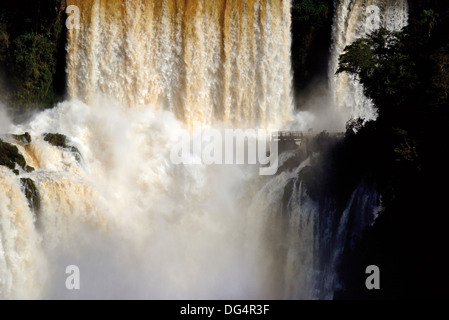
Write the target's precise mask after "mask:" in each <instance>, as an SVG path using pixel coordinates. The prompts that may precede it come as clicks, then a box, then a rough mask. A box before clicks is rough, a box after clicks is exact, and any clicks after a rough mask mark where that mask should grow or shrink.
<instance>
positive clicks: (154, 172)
mask: <svg viewBox="0 0 449 320" xmlns="http://www.w3.org/2000/svg"><path fill="white" fill-rule="evenodd" d="M68 5H76V6H78V7H79V8H80V11H79V12H80V18H81V19H80V29H79V30H77V29H72V30H70V31H69V35H68V37H69V39H68V48H67V50H68V54H67V77H68V92H69V95H70V96H71V98H72V100H70V101H67V102H64V103H61V104H59V105H58V106H56V107H55V108H54V109H51V110H47V111H45V112H42V113H40V114H37V115H36V116H35V117H34V118H33V119H32V120H30V121H29V122H28V123H24V124H20V125H11V126H10V127H9V128H8V129H9V130H6V131H7V132H10V133H16V134H22V133H24V132H28V133H29V134H30V138H31V141H19V140H17V139H14V138H13V137H11V136H2V140H4V141H5V142H7V143H9V144H11V145H14V146H17V148H18V151H19V152H20V153H21V154H22V155H23V156H24V158H25V160H26V163H27V164H28V165H29V166H32V167H33V168H34V169H35V171H33V172H26V171H24V170H22V169H20V170H19V175H17V176H16V175H14V174H13V173H11V172H10V171H8V170H7V169H3V168H2V180H1V181H2V184H1V186H2V197H4V198H5V200H4V201H3V199H2V206H1V207H0V217H1V228H2V230H3V229H8V230H9V231H8V232H2V233H1V247H0V248H1V249H2V250H1V251H0V257H1V260H0V261H1V265H0V268H1V271H0V272H1V273H0V275H1V280H0V284H1V285H0V297H1V298H23V297H26V298H148V299H151V298H175V299H177V298H189V299H190V298H191V299H200V298H202V299H221V298H234V299H246V298H255V299H258V298H293V297H296V296H297V295H298V293H297V292H293V291H292V290H286V289H285V285H284V284H289V283H292V282H293V279H290V276H293V275H295V274H297V273H298V272H297V271H289V273H287V271H286V269H285V268H286V267H285V266H284V261H281V260H279V259H277V258H276V250H275V249H276V248H275V247H273V246H272V244H271V242H270V240H272V239H273V238H270V237H268V236H267V234H268V235H272V236H274V235H278V236H279V239H283V237H282V233H281V232H280V231H279V230H277V229H276V228H272V227H270V225H269V223H270V221H272V218H270V217H276V210H277V208H278V204H279V201H280V199H281V198H282V192H283V186H282V185H279V186H276V188H274V189H273V187H267V188H263V187H262V186H263V185H265V184H266V183H267V181H270V180H271V179H270V178H268V179H267V178H265V177H261V176H259V175H258V170H255V169H254V170H253V169H251V168H247V167H243V168H242V166H238V165H226V166H204V165H175V164H173V163H172V162H171V161H170V151H171V150H172V149H173V147H174V146H175V145H176V144H177V143H178V141H179V137H180V136H183V135H188V134H189V133H190V129H192V128H197V127H198V126H218V127H229V126H231V127H236V126H238V127H252V128H270V127H272V128H277V129H279V128H282V127H281V126H282V125H284V124H285V123H286V122H287V121H288V120H289V119H290V116H291V113H292V98H291V92H290V90H291V80H292V79H291V78H292V77H291V64H290V5H291V4H290V1H287V0H283V1H268V0H255V1H224V0H221V1H218V0H217V1H209V0H207V1H206V0H205V1H184V0H182V1H175V0H166V1H138V0H135V1H134V0H129V1H118V0H117V1H99V0H97V1H68ZM46 133H59V134H64V135H65V136H66V137H67V143H68V144H69V147H64V146H54V145H51V144H50V143H48V141H46ZM193 139H194V138H193ZM72 147H76V148H77V149H78V150H79V154H80V155H81V156H80V157H78V158H77V156H76V154H75V153H74V152H73V150H72V149H71V148H72ZM191 156H192V157H195V155H194V154H191ZM3 171H4V172H5V175H3ZM6 172H7V174H6ZM22 178H27V179H31V180H32V181H33V182H34V183H35V185H36V187H37V190H38V191H39V198H40V206H39V209H38V210H35V212H33V210H31V209H30V206H29V205H28V203H27V199H26V198H25V196H24V187H23V186H22V180H21V179H22ZM275 179H278V178H275ZM281 182H282V181H281ZM3 189H4V190H3ZM260 189H261V190H260ZM253 199H259V200H258V201H257V203H255V200H253ZM6 200H8V201H6ZM273 219H274V218H273ZM294 234H295V236H296V233H294ZM278 241H281V240H278ZM282 241H284V242H285V241H287V239H284V240H282ZM287 242H288V241H287ZM294 259H295V257H289V261H290V262H289V265H290V267H289V269H292V268H294V266H295V265H296V263H295V262H294ZM69 265H77V266H78V267H79V269H80V272H81V290H79V291H77V290H74V291H69V290H67V289H66V287H65V279H66V277H67V275H66V274H65V268H66V267H67V266H69ZM280 280H282V281H281V282H279V281H280ZM302 296H307V292H304V293H303V295H302Z"/></svg>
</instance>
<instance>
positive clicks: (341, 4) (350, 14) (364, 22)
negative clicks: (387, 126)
mask: <svg viewBox="0 0 449 320" xmlns="http://www.w3.org/2000/svg"><path fill="white" fill-rule="evenodd" d="M407 22H408V2H407V0H391V1H389V0H337V1H335V16H334V25H333V30H332V37H333V45H332V49H331V59H330V65H329V79H330V87H331V92H332V94H333V95H334V97H333V100H334V103H335V107H336V108H337V109H338V110H340V112H341V113H342V114H344V115H345V119H346V120H349V119H357V118H362V119H364V120H374V119H376V118H377V110H376V108H375V106H374V105H373V103H372V101H371V100H369V99H368V98H366V96H365V95H364V93H363V86H362V85H361V84H360V82H359V81H358V80H357V79H356V78H355V76H353V75H349V74H346V73H343V74H339V75H335V73H336V71H337V69H338V58H339V56H340V55H341V54H342V53H343V52H344V49H345V47H346V46H348V45H350V44H351V43H353V42H354V41H355V40H357V39H359V38H362V37H364V36H366V35H368V34H369V33H371V32H372V31H374V30H376V29H378V28H380V27H384V28H386V29H387V30H390V31H399V30H401V29H402V28H403V27H405V26H406V25H407Z"/></svg>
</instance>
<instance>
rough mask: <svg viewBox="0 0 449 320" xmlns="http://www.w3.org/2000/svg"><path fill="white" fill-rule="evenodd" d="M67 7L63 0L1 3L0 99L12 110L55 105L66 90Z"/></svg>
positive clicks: (30, 0)
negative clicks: (65, 25)
mask: <svg viewBox="0 0 449 320" xmlns="http://www.w3.org/2000/svg"><path fill="white" fill-rule="evenodd" d="M64 8H65V1H63V0H43V1H34V0H24V1H15V2H14V1H8V2H5V3H2V4H1V6H0V71H1V74H2V79H1V82H3V87H2V88H0V100H1V101H3V102H6V103H8V105H10V106H11V107H12V111H13V114H18V113H21V112H23V111H25V110H29V109H30V108H33V109H35V108H42V107H52V106H53V105H54V103H55V102H57V101H59V100H60V99H61V97H62V95H63V93H64V89H65V88H64V87H65V80H64V78H65V71H64V69H65V28H64V25H63V24H64V19H63V14H64Z"/></svg>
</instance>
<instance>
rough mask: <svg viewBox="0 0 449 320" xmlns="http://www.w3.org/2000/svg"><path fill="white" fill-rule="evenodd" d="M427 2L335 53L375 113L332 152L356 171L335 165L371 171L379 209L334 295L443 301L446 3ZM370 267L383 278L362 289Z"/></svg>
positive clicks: (347, 258) (356, 175)
mask: <svg viewBox="0 0 449 320" xmlns="http://www.w3.org/2000/svg"><path fill="white" fill-rule="evenodd" d="M428 3H429V6H428V7H424V6H423V5H422V3H421V2H420V4H421V7H420V9H421V10H417V9H416V8H415V9H414V11H413V12H414V15H412V17H411V19H410V24H409V26H408V27H406V28H405V29H404V30H403V31H402V32H389V31H387V30H384V29H381V30H378V31H376V32H374V33H373V34H371V35H370V36H368V37H367V38H364V39H359V40H357V41H355V42H354V43H353V44H352V45H350V46H348V47H347V48H346V51H345V53H344V54H343V55H342V56H341V58H340V69H339V71H338V72H349V73H352V74H355V75H357V76H358V78H359V79H360V81H361V83H362V84H363V85H364V89H365V94H366V95H367V96H368V97H370V98H371V99H372V100H373V102H374V103H375V105H376V106H377V108H378V110H379V117H378V119H377V120H376V121H372V122H369V123H367V124H365V125H363V122H362V121H357V120H356V121H353V122H352V123H349V124H348V131H347V137H346V139H345V142H344V146H343V147H342V149H346V150H347V152H346V155H344V154H341V153H340V154H338V155H336V154H335V153H334V154H333V155H334V156H336V157H337V158H338V159H340V160H339V161H340V162H348V163H352V164H354V165H355V167H353V168H351V169H350V170H348V169H345V167H344V166H342V167H337V168H338V169H337V171H340V172H344V173H345V175H346V176H347V179H349V180H351V179H352V180H354V179H355V180H357V179H362V178H363V179H364V178H366V177H367V176H370V177H371V178H372V179H373V181H374V182H375V183H376V185H377V186H378V188H379V190H380V192H381V194H382V206H383V210H382V212H381V213H380V216H379V218H378V219H377V220H376V221H375V223H374V225H373V226H371V227H368V228H367V229H366V230H365V233H364V236H363V238H362V239H361V240H360V241H358V242H357V245H356V246H355V247H354V248H349V247H348V248H346V250H345V254H344V259H343V260H342V264H341V265H340V275H341V277H342V279H343V280H344V284H345V286H344V289H343V290H342V291H340V292H338V293H337V295H336V298H341V299H345V298H350V299H365V298H366V299H381V298H382V299H384V298H388V299H395V298H402V299H404V298H412V299H417V298H442V297H447V293H446V292H445V291H446V289H445V288H446V286H447V285H448V278H447V276H445V273H446V270H444V268H443V265H444V261H445V260H444V259H445V257H444V252H445V250H446V249H445V244H446V243H447V241H448V240H447V236H446V234H447V232H446V230H445V228H446V225H447V217H446V214H445V212H444V210H443V209H442V208H444V207H446V203H445V198H446V195H445V191H443V189H444V188H442V186H441V182H443V183H445V181H446V180H445V178H444V177H447V176H448V170H447V163H446V155H445V154H446V151H445V150H444V149H445V148H444V147H443V146H444V145H447V141H446V138H445V137H446V136H447V134H446V128H447V127H448V125H449V117H448V116H449V100H448V98H449V97H448V92H449V90H448V89H449V35H448V33H447V30H449V11H448V6H447V3H446V6H444V5H443V3H442V2H439V1H436V2H434V3H433V4H432V3H431V2H428ZM412 4H413V3H412ZM354 168H356V169H355V170H354ZM342 176H344V175H341V174H340V175H339V177H342ZM340 181H343V180H340ZM343 185H344V184H343ZM372 264H374V265H377V266H379V267H380V270H381V274H382V280H381V283H382V285H381V290H378V291H376V290H373V291H368V290H367V289H366V287H365V279H366V278H367V275H366V274H365V269H366V267H367V266H368V265H372Z"/></svg>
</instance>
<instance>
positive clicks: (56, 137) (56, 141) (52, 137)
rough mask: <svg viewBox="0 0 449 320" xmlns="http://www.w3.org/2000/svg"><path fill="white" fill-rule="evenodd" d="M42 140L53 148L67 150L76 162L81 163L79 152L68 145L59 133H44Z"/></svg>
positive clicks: (64, 137)
mask: <svg viewBox="0 0 449 320" xmlns="http://www.w3.org/2000/svg"><path fill="white" fill-rule="evenodd" d="M44 140H45V141H47V142H48V143H49V144H51V145H53V146H55V147H59V148H63V149H65V150H68V151H69V152H71V153H73V155H74V156H75V159H76V161H78V162H80V161H81V152H80V151H79V150H78V148H76V147H74V146H71V145H69V142H68V139H67V137H66V136H65V135H63V134H59V133H46V134H45V135H44Z"/></svg>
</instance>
